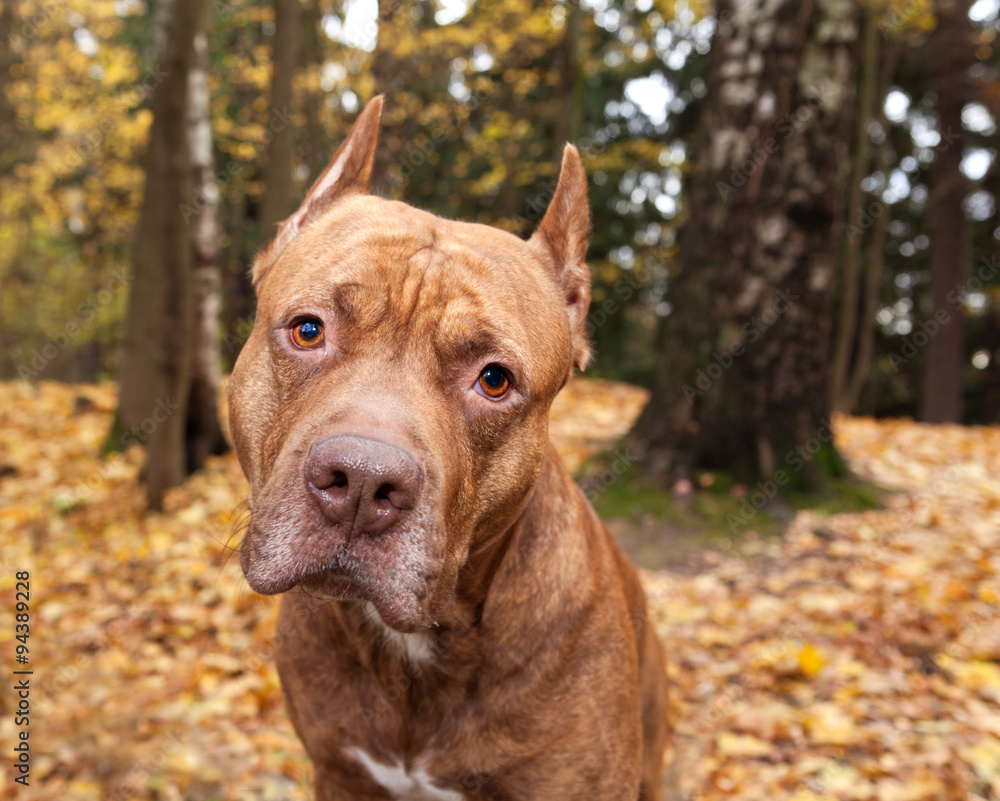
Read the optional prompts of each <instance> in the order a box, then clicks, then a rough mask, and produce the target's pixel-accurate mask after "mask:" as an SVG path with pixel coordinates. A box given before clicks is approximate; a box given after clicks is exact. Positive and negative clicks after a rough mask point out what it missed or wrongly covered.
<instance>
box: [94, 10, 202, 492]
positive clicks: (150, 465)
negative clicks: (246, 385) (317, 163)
mask: <svg viewBox="0 0 1000 801" xmlns="http://www.w3.org/2000/svg"><path fill="white" fill-rule="evenodd" d="M204 5H205V3H204V0H172V1H171V2H169V3H164V4H163V5H162V6H161V8H162V17H161V23H162V29H163V37H162V42H163V45H162V49H161V50H160V55H161V58H160V67H159V71H158V72H157V74H158V75H159V74H162V75H163V79H162V81H161V82H160V83H159V85H157V86H156V88H155V89H154V92H153V123H152V130H151V131H150V141H149V150H148V153H147V156H146V187H145V192H144V197H143V205H142V212H141V215H140V219H139V227H138V230H137V232H136V242H135V248H134V251H135V255H134V258H133V273H134V278H133V282H132V291H131V294H130V296H129V304H128V311H127V314H126V319H125V330H124V336H123V345H122V364H121V371H120V374H119V380H120V383H121V399H120V401H119V415H118V418H117V419H116V425H115V430H114V431H113V432H112V438H111V439H112V441H111V443H110V444H111V446H112V447H116V448H120V447H127V446H128V445H130V444H133V443H135V442H143V443H145V444H146V445H147V448H148V451H147V461H146V467H145V470H144V471H143V481H144V482H145V484H146V488H147V490H148V494H149V504H150V506H151V507H152V508H159V507H160V506H161V504H162V501H163V494H164V492H165V491H166V490H167V489H168V488H170V487H172V486H175V485H176V484H179V483H180V482H181V481H182V480H183V478H184V475H185V448H184V429H185V420H186V409H185V407H186V405H187V397H188V391H189V386H190V375H191V330H192V322H193V315H192V292H191V252H190V248H191V245H190V239H189V230H188V224H187V221H186V220H185V219H184V216H185V215H183V214H182V213H181V209H182V207H183V205H184V204H185V203H189V202H190V200H191V169H190V157H189V152H188V139H187V121H186V110H187V94H188V76H189V73H190V72H191V68H192V65H193V63H194V46H193V44H194V37H195V33H196V31H197V29H198V19H199V15H200V14H202V13H204Z"/></svg>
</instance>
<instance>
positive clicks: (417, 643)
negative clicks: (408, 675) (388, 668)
mask: <svg viewBox="0 0 1000 801" xmlns="http://www.w3.org/2000/svg"><path fill="white" fill-rule="evenodd" d="M365 611H366V612H367V613H368V617H369V618H370V619H371V620H372V622H374V623H375V624H376V625H377V626H378V628H379V629H381V631H382V635H383V636H384V637H385V638H386V640H388V641H389V642H390V643H392V644H393V645H394V646H395V647H396V648H398V649H399V650H400V651H402V652H403V653H404V654H405V655H406V658H407V659H408V660H409V661H410V662H411V663H413V664H426V663H428V662H432V661H433V660H434V646H433V644H432V643H431V637H430V635H429V634H427V633H425V632H417V633H416V634H404V633H403V632H401V631H396V630H395V629H393V628H389V626H387V625H386V624H385V621H384V620H382V616H381V615H380V614H379V613H378V609H376V608H375V605H374V604H373V603H372V602H371V601H365Z"/></svg>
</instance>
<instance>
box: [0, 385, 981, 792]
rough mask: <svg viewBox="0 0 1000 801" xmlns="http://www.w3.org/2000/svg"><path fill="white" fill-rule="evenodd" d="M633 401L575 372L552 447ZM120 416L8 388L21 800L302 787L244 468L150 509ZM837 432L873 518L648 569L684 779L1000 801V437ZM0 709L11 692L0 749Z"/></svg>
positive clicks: (7, 598) (101, 397)
mask: <svg viewBox="0 0 1000 801" xmlns="http://www.w3.org/2000/svg"><path fill="white" fill-rule="evenodd" d="M644 397H645V395H644V393H642V392H641V391H638V390H634V389H631V388H629V387H625V386H622V385H614V384H605V383H601V382H587V381H576V382H573V383H572V384H571V385H570V386H569V387H568V388H567V391H566V392H565V393H564V394H563V396H561V398H560V400H559V402H558V403H557V405H556V407H555V409H554V410H553V425H552V430H553V434H554V436H555V439H556V441H557V445H558V446H559V447H560V449H561V450H563V451H564V452H565V453H567V455H568V456H569V460H570V461H571V462H572V463H573V464H574V465H576V464H579V463H580V462H581V461H582V460H583V459H584V458H586V457H587V456H588V455H590V454H592V453H593V451H594V449H595V448H597V447H603V445H604V443H606V442H609V441H613V440H614V438H615V437H616V436H618V435H620V434H621V433H622V432H623V431H624V430H625V429H626V428H627V427H628V425H629V424H630V422H631V420H632V419H633V418H634V416H635V415H636V414H637V413H638V410H639V407H640V406H641V405H642V403H643V400H644ZM115 405H116V392H115V388H114V387H113V386H111V385H101V386H94V385H61V384H55V383H42V384H40V385H38V386H32V385H29V384H27V383H21V382H17V383H10V384H5V385H3V386H2V391H0V549H2V557H0V602H2V603H0V608H2V610H3V614H2V616H0V660H2V662H3V664H4V665H10V664H12V662H13V653H14V645H15V643H14V640H13V634H12V632H13V625H12V620H11V610H12V608H13V596H14V573H15V571H18V570H29V571H30V573H31V583H32V614H33V627H32V637H31V640H30V643H31V652H30V659H31V667H32V668H33V669H34V670H35V674H34V682H35V683H34V689H35V692H34V694H33V696H32V703H33V711H32V714H33V721H32V731H33V737H34V738H35V740H36V742H37V751H36V753H35V757H34V764H33V771H32V772H33V782H32V787H31V791H30V794H29V795H28V796H27V797H30V798H33V799H60V801H76V800H78V799H79V800H81V801H82V800H83V799H87V800H88V801H89V800H90V799H95V800H96V799H101V800H102V801H104V800H105V799H150V800H151V799H220V801H221V800H222V799H233V800H234V801H235V800H237V799H238V800H239V801H244V800H245V799H260V800H261V801H263V799H300V798H301V799H305V798H309V797H311V796H310V793H311V790H310V786H309V782H310V779H309V772H310V770H311V768H310V767H309V764H308V761H307V760H306V757H305V755H304V753H303V752H302V749H301V746H300V744H299V742H298V740H297V739H296V738H295V736H294V734H293V732H292V730H291V727H290V725H289V723H288V720H287V717H286V714H285V711H284V707H283V702H282V698H281V693H280V688H279V685H278V681H277V676H276V674H275V671H274V668H273V666H272V664H271V663H272V656H273V653H274V650H275V648H276V647H279V646H278V644H277V643H276V642H275V639H274V630H275V614H276V611H277V603H276V602H275V600H274V599H270V598H262V597H259V596H256V595H254V594H253V593H251V592H250V591H249V590H248V589H247V587H246V585H245V583H244V580H243V578H242V575H241V574H240V571H239V566H238V560H237V559H234V558H232V557H233V549H234V548H235V547H236V546H237V544H238V541H239V536H240V530H241V524H242V523H243V522H244V521H245V514H246V513H245V506H244V504H243V498H244V492H245V483H244V480H243V478H242V475H241V473H240V470H239V467H238V465H237V464H236V461H235V459H234V458H233V457H232V456H227V457H214V458H213V459H212V460H210V462H209V464H208V466H207V468H206V469H205V470H204V471H202V472H201V473H199V474H197V475H195V476H193V477H192V478H191V479H189V480H188V482H187V483H186V484H184V485H183V486H182V487H180V488H178V489H176V490H174V491H172V492H171V493H170V494H168V496H167V500H166V507H165V509H164V511H163V513H161V514H151V515H148V516H147V515H145V514H144V512H143V498H142V493H141V490H140V489H139V487H138V485H137V483H136V472H137V470H138V465H139V464H140V463H141V461H142V458H141V454H140V453H139V452H138V450H137V449H133V450H131V451H129V452H127V453H126V454H125V455H124V456H116V457H112V458H111V459H110V461H101V460H100V459H99V458H98V457H97V453H98V449H99V446H100V443H101V441H102V438H103V436H104V434H105V432H106V431H107V426H108V424H109V421H110V417H111V415H112V414H113V411H114V408H115ZM609 410H615V413H614V414H611V413H609ZM835 430H836V437H837V444H838V446H839V447H840V449H841V450H842V452H843V453H844V454H845V455H846V457H847V458H848V459H849V460H850V464H851V466H852V467H853V469H854V470H855V471H856V472H857V473H858V474H859V475H861V476H863V477H866V478H868V479H869V480H871V481H873V482H875V483H877V484H878V485H880V486H882V487H884V488H886V489H888V490H890V493H889V494H888V495H887V496H886V498H885V504H884V508H882V509H879V510H875V511H867V512H862V513H856V514H839V515H834V516H831V517H826V518H822V517H821V516H819V515H818V514H817V513H815V512H810V511H804V512H800V513H799V514H798V515H797V517H796V518H795V519H794V521H793V522H792V523H791V525H790V526H789V528H788V531H787V532H786V533H785V535H784V536H783V537H781V538H778V539H762V538H758V537H755V536H754V535H753V534H749V535H747V536H746V538H745V539H744V540H743V542H742V543H741V544H737V546H736V547H735V548H733V549H731V550H729V551H727V552H725V553H722V554H714V555H713V559H712V560H706V562H705V566H704V567H703V569H702V570H700V571H699V572H697V573H693V574H690V573H671V572H666V571H664V572H658V573H652V572H648V573H646V574H645V580H646V585H647V589H648V591H649V593H650V596H651V600H652V610H653V611H652V614H653V616H654V621H655V625H656V627H657V629H658V631H659V632H660V634H661V635H662V636H663V638H664V640H665V642H666V643H667V651H668V654H669V661H670V667H669V670H670V677H671V682H672V687H673V688H674V697H673V702H672V714H673V716H674V725H675V729H676V739H675V742H674V746H673V749H672V751H673V758H674V759H675V767H674V779H675V782H676V784H677V785H678V786H679V787H680V789H681V790H682V791H683V793H684V794H685V797H689V798H698V799H723V798H726V799H729V798H734V799H737V798H738V799H779V798H794V799H814V800H816V799H829V801H841V800H842V799H858V800H859V801H869V800H870V801H919V800H920V799H928V800H930V799H956V800H957V799H994V800H995V799H998V798H1000V615H998V614H997V612H998V605H1000V579H998V573H1000V561H998V557H997V553H1000V427H993V428H985V429H971V428H961V427H957V426H951V427H950V426H945V427H932V426H922V425H917V424H914V423H911V422H908V421H883V422H876V421H873V420H870V419H851V418H838V419H836V420H835ZM11 703H12V700H11V696H10V694H8V693H4V694H3V695H0V742H2V743H4V744H5V745H6V744H7V743H9V742H10V741H11V734H12V731H13V729H14V727H13V717H12V716H11V715H10V714H9V712H10V704H11ZM3 770H4V772H6V771H9V770H10V766H9V762H6V761H5V764H4V768H3ZM9 779H10V777H9V776H7V775H5V776H4V781H3V782H2V783H0V798H8V797H12V788H14V787H16V785H13V784H12V782H11V781H10V780H9Z"/></svg>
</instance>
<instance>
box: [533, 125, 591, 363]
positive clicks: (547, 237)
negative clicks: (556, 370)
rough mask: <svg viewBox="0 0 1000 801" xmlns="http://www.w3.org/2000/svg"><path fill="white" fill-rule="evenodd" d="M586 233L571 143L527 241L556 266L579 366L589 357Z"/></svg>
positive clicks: (580, 173)
mask: <svg viewBox="0 0 1000 801" xmlns="http://www.w3.org/2000/svg"><path fill="white" fill-rule="evenodd" d="M589 233H590V206H589V204H588V202H587V174H586V173H585V172H584V169H583V163H582V162H581V161H580V154H579V153H578V152H577V149H576V148H575V147H573V145H566V149H565V150H564V151H563V160H562V167H560V169H559V183H558V184H557V185H556V191H555V194H554V195H553V196H552V202H551V203H549V207H548V209H547V210H546V212H545V217H543V218H542V223H541V225H539V226H538V230H537V231H535V233H534V235H533V236H532V237H531V239H530V243H531V244H533V245H535V246H536V247H537V248H539V249H540V250H541V251H542V254H543V258H546V259H547V260H550V261H551V262H552V263H553V265H554V267H555V270H556V279H557V281H558V282H559V285H560V286H561V287H562V290H563V296H564V297H565V298H566V308H567V311H568V312H569V320H570V330H571V334H572V337H573V364H574V366H575V367H577V368H578V369H580V370H582V369H584V367H586V366H587V362H589V361H590V338H589V337H588V336H587V309H588V308H589V307H590V270H588V269H587V262H586V261H585V259H586V257H587V236H588V234H589Z"/></svg>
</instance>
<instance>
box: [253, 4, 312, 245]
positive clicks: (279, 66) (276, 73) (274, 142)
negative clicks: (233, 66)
mask: <svg viewBox="0 0 1000 801" xmlns="http://www.w3.org/2000/svg"><path fill="white" fill-rule="evenodd" d="M301 42H302V8H301V6H300V5H299V0H274V48H273V50H272V53H271V64H272V73H271V115H270V119H269V128H268V130H269V131H270V133H271V140H270V142H269V143H268V146H267V166H266V168H265V188H264V197H263V198H262V199H261V204H260V236H261V242H262V243H263V242H269V241H270V240H271V239H272V238H273V237H274V235H275V233H277V230H278V223H280V222H281V221H282V220H284V219H285V218H286V217H287V216H288V215H289V214H291V213H292V149H293V148H294V147H295V129H294V128H293V127H292V125H291V123H289V122H288V119H289V117H290V115H291V108H292V84H293V81H294V78H295V72H296V68H297V67H298V64H299V55H300V54H299V50H300V48H301ZM279 112H280V114H279Z"/></svg>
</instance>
